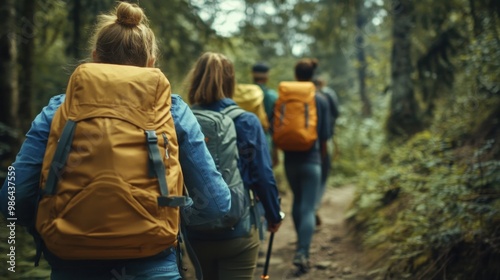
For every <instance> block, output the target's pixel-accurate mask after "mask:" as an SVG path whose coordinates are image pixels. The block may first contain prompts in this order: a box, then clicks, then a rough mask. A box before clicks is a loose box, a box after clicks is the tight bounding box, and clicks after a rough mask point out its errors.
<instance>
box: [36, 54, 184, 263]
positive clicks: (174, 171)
mask: <svg viewBox="0 0 500 280" xmlns="http://www.w3.org/2000/svg"><path fill="white" fill-rule="evenodd" d="M171 104H172V103H171V89H170V83H169V81H168V80H167V78H166V77H165V76H164V75H163V73H162V72H161V71H160V70H159V69H156V68H144V67H134V66H124V65H112V64H97V63H87V64H83V65H81V66H79V67H78V68H77V69H76V70H75V72H74V73H73V74H72V76H71V78H70V80H69V84H68V87H67V92H66V99H65V101H64V103H63V104H62V105H61V107H60V108H59V109H58V110H57V112H56V114H55V115H54V119H53V121H52V124H51V129H50V134H49V139H48V143H47V150H46V152H45V157H44V160H43V166H42V174H41V178H40V187H41V189H42V194H43V195H42V197H41V200H40V202H39V206H38V212H37V218H36V229H37V231H38V232H39V233H40V235H41V237H42V239H43V241H44V243H45V245H46V247H47V248H48V249H49V250H50V251H51V252H52V253H54V254H55V255H57V256H58V257H60V258H62V259H131V258H141V257H146V256H152V255H155V254H158V253H159V252H161V251H162V250H165V249H167V248H169V247H171V246H175V245H176V243H177V233H178V225H179V206H181V205H185V204H186V197H184V196H182V194H183V176H182V171H181V168H180V163H179V159H178V149H179V148H178V143H177V135H176V132H175V127H174V121H173V119H172V115H171V113H170V106H171Z"/></svg>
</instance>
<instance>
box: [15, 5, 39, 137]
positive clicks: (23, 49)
mask: <svg viewBox="0 0 500 280" xmlns="http://www.w3.org/2000/svg"><path fill="white" fill-rule="evenodd" d="M21 16H22V18H21V36H22V38H23V41H22V42H20V44H19V66H20V73H22V75H20V77H19V111H18V116H19V120H20V128H21V130H22V131H23V132H26V131H28V129H29V128H30V126H31V122H32V120H33V57H34V48H35V33H36V26H35V24H34V22H35V21H34V20H35V1H33V0H25V1H24V2H23V5H22V13H21Z"/></svg>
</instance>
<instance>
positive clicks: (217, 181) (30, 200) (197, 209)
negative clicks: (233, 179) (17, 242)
mask: <svg viewBox="0 0 500 280" xmlns="http://www.w3.org/2000/svg"><path fill="white" fill-rule="evenodd" d="M64 98H65V95H64V94H61V95H57V96H54V97H52V98H51V99H50V101H49V104H48V105H47V106H46V107H44V108H43V109H42V112H41V113H40V114H38V116H37V117H36V118H35V120H34V121H33V123H32V125H31V129H30V130H29V131H28V133H27V134H26V139H25V141H24V143H23V145H22V147H21V150H20V151H19V153H18V155H17V157H16V160H15V162H14V163H13V164H12V167H14V169H15V170H14V173H15V176H14V179H15V203H16V204H15V217H16V218H17V220H16V224H19V225H23V226H28V227H30V226H33V225H34V220H35V218H36V217H35V206H36V204H37V198H38V192H39V180H40V172H41V168H42V162H43V157H44V155H45V146H46V144H47V138H48V136H49V131H50V125H51V122H52V118H53V116H54V114H55V112H56V110H57V109H58V108H59V106H60V105H61V104H62V103H63V102H64ZM170 111H171V114H172V118H173V119H174V123H175V130H176V133H177V139H178V143H179V161H180V163H181V167H182V172H183V174H189V176H184V183H185V184H186V187H187V190H188V192H189V193H190V195H191V197H192V198H193V199H192V200H190V202H189V204H188V206H186V207H183V208H182V209H181V212H182V214H183V215H188V216H189V219H190V221H191V223H193V224H199V223H203V222H207V221H211V220H215V219H217V218H219V217H221V216H223V215H224V214H225V213H227V212H228V211H229V208H230V206H231V196H230V193H229V189H228V187H227V185H226V183H225V182H224V180H223V178H222V176H221V174H220V173H219V172H218V171H217V169H216V167H215V163H214V161H213V159H212V157H211V155H210V153H209V152H208V149H207V147H206V145H205V141H204V136H203V134H202V133H201V128H200V126H199V124H198V122H197V120H196V118H195V116H194V115H193V113H192V111H191V110H190V109H189V106H188V105H187V104H186V103H185V102H184V101H183V100H182V99H181V97H180V96H178V95H175V94H174V95H172V107H171V110H170ZM8 185H9V181H8V180H6V181H5V182H4V184H3V187H2V189H1V190H0V210H1V212H2V214H3V215H4V216H5V217H11V215H9V209H8V206H9V205H8V202H9V200H8V196H9V194H8V191H7V189H8V188H7V186H8ZM11 186H12V184H11ZM46 257H47V254H46ZM57 261H62V260H57ZM64 262H70V261H64ZM49 263H51V261H50V260H49ZM53 264H54V263H51V265H53Z"/></svg>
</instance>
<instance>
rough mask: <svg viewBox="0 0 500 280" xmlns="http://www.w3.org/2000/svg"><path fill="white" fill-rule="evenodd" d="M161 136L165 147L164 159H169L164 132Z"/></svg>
mask: <svg viewBox="0 0 500 280" xmlns="http://www.w3.org/2000/svg"><path fill="white" fill-rule="evenodd" d="M161 135H162V136H163V146H164V147H165V158H166V159H169V155H168V138H167V134H166V133H165V132H163V133H162V134H161Z"/></svg>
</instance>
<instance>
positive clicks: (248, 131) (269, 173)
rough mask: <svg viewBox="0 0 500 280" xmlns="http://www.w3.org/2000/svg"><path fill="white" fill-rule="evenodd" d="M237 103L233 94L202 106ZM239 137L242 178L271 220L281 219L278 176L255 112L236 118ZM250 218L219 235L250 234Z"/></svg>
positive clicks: (221, 106) (215, 108)
mask: <svg viewBox="0 0 500 280" xmlns="http://www.w3.org/2000/svg"><path fill="white" fill-rule="evenodd" d="M230 105H236V103H235V102H234V101H233V100H232V99H230V98H224V99H221V100H219V101H216V102H214V103H212V104H209V105H203V106H201V107H202V108H204V109H207V110H212V111H216V112H220V111H222V110H223V109H224V108H226V107H228V106H230ZM234 125H235V128H236V138H237V145H238V151H239V160H238V168H239V170H240V174H241V178H242V179H243V183H244V185H245V187H246V188H247V189H252V190H253V191H254V193H255V194H256V196H257V197H258V199H259V201H260V202H261V203H262V206H263V207H264V210H265V213H266V220H267V221H268V222H269V223H279V222H280V221H281V216H280V214H279V213H280V209H281V208H280V203H279V193H278V188H277V187H276V180H275V178H274V173H273V169H272V164H271V157H270V154H269V147H268V145H267V140H266V136H265V134H264V130H263V129H262V126H261V124H260V121H259V119H258V118H257V116H255V115H254V114H252V113H243V114H241V115H240V116H238V117H237V118H236V119H235V120H234ZM248 223H249V220H248V219H242V221H240V222H239V223H238V224H237V225H236V226H235V230H234V231H232V232H230V233H228V234H225V235H224V234H222V235H221V234H218V236H217V237H218V238H220V239H223V238H230V237H240V236H243V235H245V234H248ZM189 235H190V237H194V238H203V236H200V235H198V234H191V233H189Z"/></svg>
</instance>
